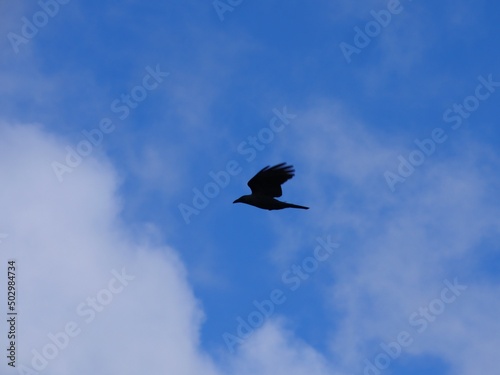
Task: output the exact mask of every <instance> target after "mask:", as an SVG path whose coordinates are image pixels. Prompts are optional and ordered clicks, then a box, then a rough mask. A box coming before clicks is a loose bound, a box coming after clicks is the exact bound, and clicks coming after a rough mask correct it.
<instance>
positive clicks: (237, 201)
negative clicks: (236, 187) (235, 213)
mask: <svg viewBox="0 0 500 375" xmlns="http://www.w3.org/2000/svg"><path fill="white" fill-rule="evenodd" d="M239 202H241V201H240V198H238V199H236V200H235V201H234V202H233V203H239Z"/></svg>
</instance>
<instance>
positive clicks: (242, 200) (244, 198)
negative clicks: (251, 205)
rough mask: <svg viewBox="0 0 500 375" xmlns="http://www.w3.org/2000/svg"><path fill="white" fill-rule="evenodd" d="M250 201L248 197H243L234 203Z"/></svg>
mask: <svg viewBox="0 0 500 375" xmlns="http://www.w3.org/2000/svg"><path fill="white" fill-rule="evenodd" d="M247 201H248V199H247V196H246V195H242V196H241V197H239V198H238V199H236V200H235V201H234V202H233V203H246V202H247Z"/></svg>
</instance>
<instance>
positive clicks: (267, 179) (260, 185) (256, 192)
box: [233, 163, 309, 210]
mask: <svg viewBox="0 0 500 375" xmlns="http://www.w3.org/2000/svg"><path fill="white" fill-rule="evenodd" d="M293 176H295V170H294V169H293V166H291V165H286V163H281V164H278V165H275V166H274V167H269V166H267V167H265V168H262V169H261V170H260V172H259V173H257V174H256V175H255V176H253V177H252V178H251V179H250V181H248V186H249V187H250V189H251V190H252V194H250V195H243V196H241V197H239V198H238V199H236V200H235V201H234V202H233V203H238V202H240V203H246V204H249V205H251V206H255V207H258V208H262V209H264V210H281V209H283V208H288V207H291V208H302V209H304V210H308V209H309V207H304V206H299V205H297V204H292V203H286V202H281V201H279V200H277V199H274V197H281V195H282V191H281V185H282V184H284V183H285V182H286V181H288V180H289V179H291V178H292V177H293Z"/></svg>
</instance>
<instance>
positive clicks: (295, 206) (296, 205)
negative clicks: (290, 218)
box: [287, 203, 309, 210]
mask: <svg viewBox="0 0 500 375" xmlns="http://www.w3.org/2000/svg"><path fill="white" fill-rule="evenodd" d="M287 205H288V207H290V208H302V209H303V210H308V209H309V207H306V206H299V205H298V204H293V203H287Z"/></svg>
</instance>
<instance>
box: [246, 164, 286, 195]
mask: <svg viewBox="0 0 500 375" xmlns="http://www.w3.org/2000/svg"><path fill="white" fill-rule="evenodd" d="M293 176H295V170H294V169H293V166H291V165H286V163H281V164H278V165H275V166H274V167H269V166H267V167H265V168H263V169H262V170H261V171H260V172H259V173H257V174H256V175H255V176H253V177H252V179H251V180H250V181H248V186H249V187H250V189H251V190H252V194H253V195H266V196H269V197H281V195H282V194H283V193H282V191H281V185H282V184H283V183H285V182H286V181H288V180H289V179H291V178H292V177H293Z"/></svg>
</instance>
